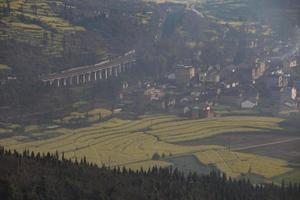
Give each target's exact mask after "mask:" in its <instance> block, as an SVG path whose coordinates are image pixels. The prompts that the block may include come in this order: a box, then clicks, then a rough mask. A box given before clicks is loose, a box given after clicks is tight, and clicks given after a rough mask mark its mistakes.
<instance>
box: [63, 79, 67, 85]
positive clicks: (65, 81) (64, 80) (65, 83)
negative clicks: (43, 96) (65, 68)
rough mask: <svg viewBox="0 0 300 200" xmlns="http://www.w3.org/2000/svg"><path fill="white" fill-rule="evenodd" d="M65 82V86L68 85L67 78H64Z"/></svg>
mask: <svg viewBox="0 0 300 200" xmlns="http://www.w3.org/2000/svg"><path fill="white" fill-rule="evenodd" d="M63 84H64V86H67V78H63Z"/></svg>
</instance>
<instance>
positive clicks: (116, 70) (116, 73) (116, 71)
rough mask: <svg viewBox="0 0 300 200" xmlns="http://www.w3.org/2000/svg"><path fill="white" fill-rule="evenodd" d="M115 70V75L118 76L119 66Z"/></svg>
mask: <svg viewBox="0 0 300 200" xmlns="http://www.w3.org/2000/svg"><path fill="white" fill-rule="evenodd" d="M114 70H115V76H116V77H118V68H117V67H115V68H114Z"/></svg>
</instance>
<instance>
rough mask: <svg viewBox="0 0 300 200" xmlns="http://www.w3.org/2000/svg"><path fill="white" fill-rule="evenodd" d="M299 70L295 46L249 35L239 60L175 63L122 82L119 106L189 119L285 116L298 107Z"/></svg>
mask: <svg viewBox="0 0 300 200" xmlns="http://www.w3.org/2000/svg"><path fill="white" fill-rule="evenodd" d="M258 38H259V39H258ZM268 46H272V47H273V48H267V47H268ZM299 68H300V50H299V45H298V44H293V43H291V41H286V42H283V41H277V40H274V39H269V38H267V37H264V36H262V37H253V38H251V39H249V40H248V41H247V48H246V55H245V60H244V61H243V62H242V63H241V64H238V65H235V64H233V61H232V60H230V59H229V61H228V62H227V63H225V64H221V63H220V64H218V65H209V66H206V67H203V66H201V64H199V66H194V65H186V64H178V65H177V66H174V67H173V70H172V71H170V72H169V73H167V74H163V75H162V77H160V78H159V79H157V80H141V81H139V84H138V85H133V86H131V85H128V83H124V84H123V91H122V92H121V94H120V104H119V105H121V108H122V109H123V108H127V109H129V110H131V111H134V112H164V113H169V114H175V115H178V116H184V117H189V118H192V119H197V118H211V117H218V116H226V115H227V114H229V113H230V114H229V115H268V116H280V117H287V116H289V114H290V113H293V112H299V111H300V80H299V77H298V76H299V75H297V74H299Z"/></svg>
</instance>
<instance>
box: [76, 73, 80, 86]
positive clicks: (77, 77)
mask: <svg viewBox="0 0 300 200" xmlns="http://www.w3.org/2000/svg"><path fill="white" fill-rule="evenodd" d="M79 83H80V77H79V75H77V76H76V84H77V85H79Z"/></svg>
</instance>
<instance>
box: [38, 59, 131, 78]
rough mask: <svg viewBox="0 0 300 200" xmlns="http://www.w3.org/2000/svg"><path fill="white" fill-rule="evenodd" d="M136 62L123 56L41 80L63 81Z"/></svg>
mask: <svg viewBox="0 0 300 200" xmlns="http://www.w3.org/2000/svg"><path fill="white" fill-rule="evenodd" d="M134 61H135V58H132V57H130V56H122V57H118V58H115V59H114V60H110V61H108V62H101V63H98V64H94V65H87V66H81V67H76V68H71V69H68V70H65V71H62V72H60V73H55V74H49V75H46V76H42V77H41V80H42V81H50V80H55V79H61V78H69V77H73V76H77V75H80V74H86V73H91V72H95V71H99V70H103V69H108V68H111V67H116V66H117V65H119V64H121V63H126V62H134Z"/></svg>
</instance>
